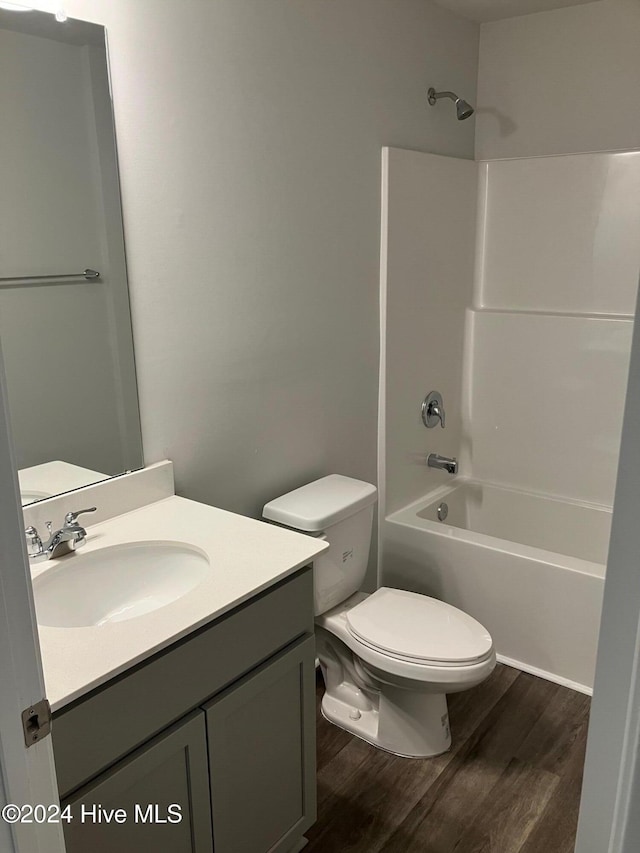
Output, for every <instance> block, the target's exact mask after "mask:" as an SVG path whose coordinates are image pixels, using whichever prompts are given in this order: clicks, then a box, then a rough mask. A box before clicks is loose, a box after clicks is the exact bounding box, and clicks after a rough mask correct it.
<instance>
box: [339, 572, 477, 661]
mask: <svg viewBox="0 0 640 853" xmlns="http://www.w3.org/2000/svg"><path fill="white" fill-rule="evenodd" d="M347 624H348V626H349V630H350V632H351V633H352V634H353V636H355V637H356V638H357V639H359V640H362V641H363V642H365V643H367V644H368V645H370V646H373V647H374V648H376V649H379V650H380V651H382V652H386V653H388V654H391V655H396V656H398V657H404V658H410V659H415V660H416V661H419V660H424V661H433V662H435V663H441V664H457V665H460V664H464V663H473V662H474V661H477V660H479V659H480V658H485V657H486V656H487V655H488V654H489V653H490V652H491V649H492V647H493V642H492V640H491V635H490V634H489V632H488V631H487V629H486V628H484V627H483V626H482V625H481V624H480V623H479V622H476V620H475V619H473V618H472V617H471V616H469V615H468V614H467V613H464V612H463V611H462V610H458V609H457V607H452V606H451V605H450V604H445V602H444V601H438V599H436V598H429V597H428V596H426V595H418V594H417V593H415V592H407V591H406V590H402V589H390V588H389V587H381V588H380V589H379V590H378V591H377V592H374V593H373V594H372V595H370V596H369V597H368V598H366V599H365V600H364V601H363V602H362V603H361V604H358V605H356V607H354V608H352V609H351V610H349V611H348V613H347Z"/></svg>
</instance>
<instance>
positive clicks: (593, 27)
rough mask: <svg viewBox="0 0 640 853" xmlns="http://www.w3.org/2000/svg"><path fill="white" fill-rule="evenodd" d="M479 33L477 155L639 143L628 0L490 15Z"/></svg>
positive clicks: (637, 35) (639, 62)
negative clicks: (491, 19)
mask: <svg viewBox="0 0 640 853" xmlns="http://www.w3.org/2000/svg"><path fill="white" fill-rule="evenodd" d="M481 33H482V36H481V41H480V69H479V76H478V117H477V123H476V125H477V135H476V155H477V157H478V159H479V160H484V159H493V158H500V157H529V156H532V155H542V154H567V153H571V152H581V151H607V150H610V149H616V148H637V147H638V145H640V110H638V109H637V94H638V88H639V87H640V50H639V49H638V45H639V44H640V3H638V0H600V2H595V3H587V4H586V5H585V6H574V7H572V8H567V9H557V10H555V11H552V12H541V13H540V14H537V15H527V16H525V17H521V18H510V19H508V20H504V21H495V22H493V23H490V24H483V26H482V29H481ZM634 107H636V108H634Z"/></svg>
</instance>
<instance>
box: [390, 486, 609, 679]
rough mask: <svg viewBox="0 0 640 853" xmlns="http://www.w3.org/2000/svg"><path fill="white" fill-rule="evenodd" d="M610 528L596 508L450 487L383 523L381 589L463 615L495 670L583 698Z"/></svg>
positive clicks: (499, 490)
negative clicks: (405, 592)
mask: <svg viewBox="0 0 640 853" xmlns="http://www.w3.org/2000/svg"><path fill="white" fill-rule="evenodd" d="M444 505H446V510H445V509H444ZM439 509H440V515H441V516H442V515H444V514H445V512H446V513H447V514H446V518H444V520H442V521H440V520H439V518H438V510H439ZM443 510H444V512H443ZM610 525H611V511H610V510H609V509H608V508H606V507H599V506H595V505H589V504H584V503H578V502H572V501H566V500H560V499H557V498H552V497H547V496H544V495H535V494H530V493H527V492H522V491H519V490H516V489H510V488H504V487H501V486H496V485H491V484H488V483H479V482H474V481H471V480H465V479H463V478H456V479H455V480H453V481H452V483H451V484H450V485H447V486H444V487H442V488H439V489H436V490H435V491H433V492H432V493H431V494H429V495H427V496H426V497H425V498H423V499H421V500H420V501H417V502H416V503H414V504H411V505H410V506H407V507H405V508H403V509H401V510H399V511H397V512H395V513H393V514H392V515H390V516H389V517H388V518H387V519H386V521H385V522H384V530H383V541H384V562H385V566H386V570H385V582H386V583H391V584H393V583H394V582H395V583H397V585H399V586H401V585H404V586H405V588H411V589H414V590H416V591H420V592H427V593H428V594H430V595H433V596H434V597H436V598H442V599H444V600H445V601H447V602H448V603H450V604H453V605H455V606H456V607H459V608H460V609H462V610H464V611H466V612H467V613H470V614H471V615H472V616H473V617H474V618H475V619H478V620H479V621H480V622H481V623H482V624H483V625H486V626H488V627H490V631H491V634H492V636H493V639H494V642H495V646H496V650H497V653H498V657H499V659H500V660H502V661H503V662H505V663H509V664H512V665H513V666H516V667H518V668H519V669H524V670H527V671H529V672H533V673H535V674H537V675H542V676H544V677H546V678H550V679H551V680H553V681H558V682H560V683H564V684H568V685H569V686H571V687H574V688H575V689H578V690H582V691H589V690H590V689H591V687H592V683H593V681H592V680H593V669H594V661H595V654H596V648H597V643H598V627H599V622H600V610H601V606H602V593H603V587H604V572H605V561H606V553H607V546H608V540H609V530H610ZM407 584H408V586H407Z"/></svg>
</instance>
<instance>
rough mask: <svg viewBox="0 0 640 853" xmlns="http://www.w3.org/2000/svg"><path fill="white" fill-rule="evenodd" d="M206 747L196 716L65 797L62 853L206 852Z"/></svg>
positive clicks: (200, 720) (208, 844)
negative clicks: (68, 815)
mask: <svg viewBox="0 0 640 853" xmlns="http://www.w3.org/2000/svg"><path fill="white" fill-rule="evenodd" d="M206 748H207V738H206V730H205V719H204V714H203V712H202V711H200V712H196V713H195V714H191V715H190V716H189V717H188V718H187V719H186V720H184V721H182V722H180V723H178V724H177V725H176V726H172V727H171V729H169V731H167V732H164V733H163V734H161V735H160V736H159V737H157V738H154V739H153V740H152V741H151V743H149V744H148V745H145V746H144V747H142V748H141V749H139V750H136V752H135V753H134V754H133V755H132V756H131V757H129V758H127V759H125V760H124V761H121V762H119V763H118V764H116V766H115V767H113V768H112V769H110V770H107V771H106V772H105V773H102V774H101V775H100V776H99V777H98V779H97V780H95V782H93V783H90V784H89V785H87V786H86V787H85V788H83V789H81V790H80V791H79V792H77V793H76V794H75V795H73V796H71V797H69V798H68V799H67V801H66V803H64V804H63V805H67V804H68V805H70V806H71V813H72V815H73V819H72V821H71V822H69V823H67V824H65V827H64V836H65V843H66V847H67V853H75V851H78V853H79V851H85V853H88V851H92V853H111V851H116V850H117V851H119V853H140V851H142V850H158V851H160V850H161V851H162V853H191V851H198V853H200V851H203V853H205V851H208V853H212V851H213V846H212V842H211V808H210V803H209V769H208V766H207V755H206ZM149 806H151V808H149ZM176 806H177V807H178V808H176ZM118 810H121V813H120V814H118ZM178 818H181V820H179V822H178ZM174 821H175V822H174Z"/></svg>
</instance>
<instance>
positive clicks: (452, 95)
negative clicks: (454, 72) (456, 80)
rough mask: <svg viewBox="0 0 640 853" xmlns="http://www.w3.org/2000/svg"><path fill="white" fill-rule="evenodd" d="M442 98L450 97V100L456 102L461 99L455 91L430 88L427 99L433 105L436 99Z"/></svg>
mask: <svg viewBox="0 0 640 853" xmlns="http://www.w3.org/2000/svg"><path fill="white" fill-rule="evenodd" d="M440 98H449V100H451V101H455V102H457V101H459V100H460V98H459V97H458V96H457V95H456V93H455V92H436V90H435V89H434V88H431V89H429V91H428V92H427V99H428V101H429V103H430V104H431V106H433V105H434V104H435V102H436V101H438V100H440Z"/></svg>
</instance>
